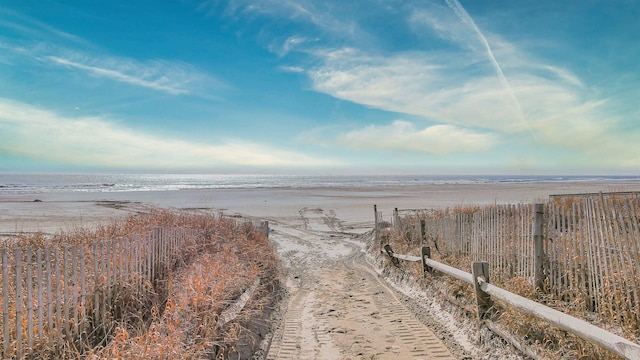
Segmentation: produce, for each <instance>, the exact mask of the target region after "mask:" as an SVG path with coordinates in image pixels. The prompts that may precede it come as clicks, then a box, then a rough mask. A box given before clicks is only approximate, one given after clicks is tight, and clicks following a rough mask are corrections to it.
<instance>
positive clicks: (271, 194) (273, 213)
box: [0, 179, 640, 235]
mask: <svg viewBox="0 0 640 360" xmlns="http://www.w3.org/2000/svg"><path fill="white" fill-rule="evenodd" d="M612 191H630V192H635V191H640V179H639V180H619V181H615V180H614V181H611V180H609V181H571V182H532V183H482V184H427V185H381V186H366V187H356V186H327V187H298V188H291V187H282V188H241V189H239V188H236V189H197V190H166V191H126V192H51V193H25V194H0V235H1V234H5V235H6V234H15V233H17V232H35V231H42V232H48V233H52V232H56V231H59V230H66V229H69V228H74V227H78V226H94V225H96V224H98V223H101V222H105V221H109V220H111V219H115V218H118V217H122V216H125V215H127V214H131V213H135V212H138V211H145V209H148V208H149V207H160V208H174V209H199V210H211V211H215V212H223V213H224V214H226V215H236V216H243V217H245V216H247V217H255V218H264V219H270V218H271V219H285V220H286V219H287V218H289V219H290V218H292V217H296V216H299V211H300V210H301V209H304V208H322V209H324V210H325V211H333V212H334V213H335V214H336V216H337V217H338V218H339V219H341V221H343V222H344V223H345V224H346V225H349V226H352V227H364V226H370V224H373V205H374V204H375V205H377V207H378V210H380V211H382V212H383V215H384V216H385V217H386V216H389V215H390V214H391V212H392V210H393V209H394V208H399V209H427V208H445V207H452V206H457V205H470V204H478V205H489V204H518V203H531V202H536V201H546V200H547V199H548V198H549V196H550V195H555V194H584V193H598V192H612Z"/></svg>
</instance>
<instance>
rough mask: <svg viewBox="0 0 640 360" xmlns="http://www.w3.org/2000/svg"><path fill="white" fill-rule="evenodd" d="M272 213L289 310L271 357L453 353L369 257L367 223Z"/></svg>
mask: <svg viewBox="0 0 640 360" xmlns="http://www.w3.org/2000/svg"><path fill="white" fill-rule="evenodd" d="M299 214H300V216H299V217H297V218H286V219H282V218H281V219H277V218H274V219H270V226H271V229H272V232H271V235H270V237H271V239H272V240H273V241H274V242H275V243H276V245H277V249H278V252H279V254H280V256H281V258H282V260H283V262H284V264H285V267H286V270H287V271H286V272H287V274H286V287H287V290H288V294H289V295H288V297H287V299H286V312H285V313H284V316H283V321H282V322H281V324H279V326H278V328H277V330H276V331H275V334H274V337H273V340H272V342H271V346H270V348H269V351H268V355H267V359H408V358H412V359H453V356H452V355H451V353H450V352H449V350H448V349H447V348H446V347H445V346H444V345H443V343H442V342H441V341H440V340H439V339H438V337H437V336H436V335H435V334H434V333H433V332H432V331H431V330H429V328H427V327H426V326H425V325H424V324H422V323H421V322H420V321H418V320H417V319H416V318H415V317H413V316H412V314H411V313H410V312H409V311H408V310H407V309H406V308H405V307H404V306H403V304H402V302H401V301H400V300H399V299H398V298H397V297H396V296H395V295H394V292H393V291H392V290H390V288H388V287H387V286H386V285H385V283H383V282H382V281H380V280H379V279H378V276H377V274H376V273H375V272H374V271H373V270H372V269H371V267H370V266H369V264H367V262H366V261H365V253H364V251H365V250H364V249H365V243H364V240H363V239H364V237H365V236H367V235H366V233H365V232H364V230H365V229H354V230H350V232H345V231H344V229H345V226H344V224H342V223H341V222H340V220H339V219H338V218H337V217H336V216H335V213H334V212H332V211H324V210H323V209H320V208H315V209H309V208H303V209H301V210H300V211H299Z"/></svg>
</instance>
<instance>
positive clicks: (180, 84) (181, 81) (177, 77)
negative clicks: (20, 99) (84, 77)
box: [45, 56, 204, 95]
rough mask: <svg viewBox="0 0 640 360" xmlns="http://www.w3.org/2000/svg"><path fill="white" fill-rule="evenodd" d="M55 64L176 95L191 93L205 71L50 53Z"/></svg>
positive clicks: (162, 62)
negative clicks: (78, 58)
mask: <svg viewBox="0 0 640 360" xmlns="http://www.w3.org/2000/svg"><path fill="white" fill-rule="evenodd" d="M45 59H47V60H48V61H50V62H51V63H53V64H56V65H61V66H64V67H67V68H71V69H78V70H82V71H85V72H87V73H88V74H90V75H92V76H97V77H103V78H107V79H111V80H114V81H118V82H123V83H127V84H131V85H135V86H140V87H145V88H149V89H152V90H157V91H162V92H166V93H168V94H172V95H181V94H189V93H191V92H192V91H193V88H192V85H193V84H194V83H195V82H197V81H201V80H202V79H203V76H204V75H203V74H199V73H198V71H197V70H195V69H193V68H192V67H191V66H189V65H187V64H183V63H172V62H167V61H149V62H146V63H142V62H138V61H133V60H130V59H118V58H107V59H104V58H103V59H99V60H98V59H91V60H89V61H88V63H80V62H77V61H73V60H70V59H66V58H62V57H58V56H47V57H45Z"/></svg>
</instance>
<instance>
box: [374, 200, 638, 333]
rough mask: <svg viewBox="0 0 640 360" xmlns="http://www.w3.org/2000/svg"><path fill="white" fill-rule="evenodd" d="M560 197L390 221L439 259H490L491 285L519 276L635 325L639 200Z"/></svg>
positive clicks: (406, 215)
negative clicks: (628, 320)
mask: <svg viewBox="0 0 640 360" xmlns="http://www.w3.org/2000/svg"><path fill="white" fill-rule="evenodd" d="M557 199H558V197H556V198H555V200H550V201H548V202H546V203H544V204H537V205H536V204H520V205H494V206H488V207H484V208H479V209H477V210H475V211H468V212H458V213H455V212H453V211H452V212H448V213H447V212H440V213H438V214H436V215H434V214H433V213H429V211H428V210H412V211H410V212H408V211H407V212H404V214H403V215H404V216H400V215H399V214H400V213H403V211H402V210H395V211H394V216H393V223H394V228H395V230H396V231H400V232H403V233H405V234H406V235H405V236H406V238H407V241H408V242H409V243H412V244H414V245H429V246H431V247H432V249H433V251H434V253H435V254H436V255H442V257H444V258H447V257H452V256H453V257H454V258H458V259H459V258H461V257H468V258H469V259H470V260H471V261H487V262H489V263H490V266H491V272H492V274H493V278H494V282H495V283H498V284H503V283H504V282H506V281H508V280H509V279H511V278H514V277H523V278H526V279H529V280H530V281H531V283H532V284H535V285H536V286H537V287H538V288H540V289H543V290H545V291H546V292H551V293H556V294H558V295H561V296H562V297H563V298H564V299H566V300H567V301H574V300H575V299H577V298H580V299H587V301H588V304H587V305H588V307H589V309H590V310H592V311H596V312H604V311H607V312H611V308H612V306H611V305H612V304H614V306H613V307H614V308H615V309H617V310H618V311H619V315H620V317H627V318H628V317H629V316H630V315H632V316H634V317H635V318H636V319H637V320H638V321H639V322H640V293H639V292H640V290H639V288H640V243H639V242H640V197H637V195H636V194H635V193H632V194H631V196H620V195H619V196H614V195H610V196H601V195H598V196H593V197H588V196H583V197H580V198H577V199H573V200H571V201H565V202H561V201H558V200H557ZM377 213H378V212H377V211H376V219H378V218H379V217H380V215H378V214H377ZM536 234H537V235H536ZM536 236H537V237H536ZM613 315H615V314H613Z"/></svg>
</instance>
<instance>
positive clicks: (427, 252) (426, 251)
mask: <svg viewBox="0 0 640 360" xmlns="http://www.w3.org/2000/svg"><path fill="white" fill-rule="evenodd" d="M423 221H424V220H423ZM427 259H431V248H430V247H428V246H423V247H422V277H423V278H424V277H427V273H431V272H433V268H432V267H431V266H429V265H427Z"/></svg>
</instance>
